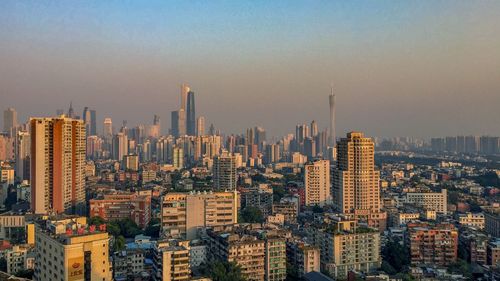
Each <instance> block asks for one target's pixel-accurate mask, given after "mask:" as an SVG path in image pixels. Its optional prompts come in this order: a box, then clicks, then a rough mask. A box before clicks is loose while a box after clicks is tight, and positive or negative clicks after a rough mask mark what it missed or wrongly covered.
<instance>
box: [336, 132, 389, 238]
mask: <svg viewBox="0 0 500 281" xmlns="http://www.w3.org/2000/svg"><path fill="white" fill-rule="evenodd" d="M374 147H375V144H374V142H373V140H372V139H371V138H366V137H364V135H363V133H360V132H350V133H348V134H347V137H346V138H342V139H341V140H340V141H339V142H338V143H337V149H338V152H337V168H336V169H335V170H334V171H333V188H332V195H333V198H334V205H335V206H336V207H337V209H338V210H339V211H341V212H342V213H344V214H346V215H348V216H350V217H353V218H355V219H357V220H360V221H364V222H367V223H368V225H369V226H372V227H379V228H380V229H383V228H385V219H386V213H384V212H382V211H381V210H380V188H379V181H380V172H379V171H376V170H375V160H374Z"/></svg>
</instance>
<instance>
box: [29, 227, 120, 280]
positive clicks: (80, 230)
mask: <svg viewBox="0 0 500 281" xmlns="http://www.w3.org/2000/svg"><path fill="white" fill-rule="evenodd" d="M35 237H36V243H35V253H36V258H35V259H36V264H35V273H34V276H33V279H34V280H37V281H54V280H68V281H80V280H81V281H83V280H91V281H97V280H98V281H111V280H113V279H112V274H111V273H112V271H111V266H110V261H109V236H108V233H107V232H106V229H105V225H101V226H100V227H96V226H92V225H90V226H89V225H87V218H85V217H79V218H66V219H55V220H49V221H42V222H40V223H39V224H38V225H37V226H36V235H35Z"/></svg>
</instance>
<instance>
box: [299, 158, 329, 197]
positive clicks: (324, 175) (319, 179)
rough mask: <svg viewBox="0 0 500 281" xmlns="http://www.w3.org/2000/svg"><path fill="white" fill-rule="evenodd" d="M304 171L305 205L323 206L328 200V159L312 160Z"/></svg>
mask: <svg viewBox="0 0 500 281" xmlns="http://www.w3.org/2000/svg"><path fill="white" fill-rule="evenodd" d="M304 171H305V172H304V186H305V189H306V205H307V206H314V205H319V206H324V205H325V204H327V203H328V201H329V200H330V161H328V160H317V161H314V162H313V163H311V164H307V165H306V166H305V168H304Z"/></svg>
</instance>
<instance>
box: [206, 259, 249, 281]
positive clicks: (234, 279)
mask: <svg viewBox="0 0 500 281" xmlns="http://www.w3.org/2000/svg"><path fill="white" fill-rule="evenodd" d="M208 275H209V276H210V278H212V280H213V281H244V280H246V279H245V277H243V275H242V272H241V266H239V265H237V264H236V263H235V262H222V261H215V262H213V263H211V264H209V265H208Z"/></svg>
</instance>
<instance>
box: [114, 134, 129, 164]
mask: <svg viewBox="0 0 500 281" xmlns="http://www.w3.org/2000/svg"><path fill="white" fill-rule="evenodd" d="M127 154H128V136H127V134H125V133H122V132H120V133H118V134H116V135H115V136H114V137H113V159H115V160H118V161H122V160H123V156H125V155H127Z"/></svg>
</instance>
